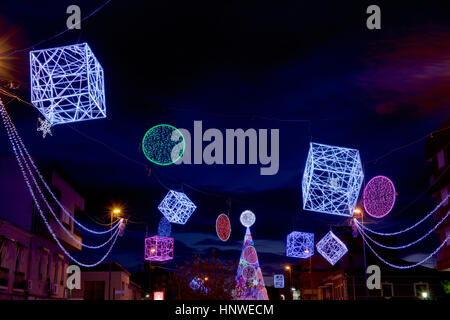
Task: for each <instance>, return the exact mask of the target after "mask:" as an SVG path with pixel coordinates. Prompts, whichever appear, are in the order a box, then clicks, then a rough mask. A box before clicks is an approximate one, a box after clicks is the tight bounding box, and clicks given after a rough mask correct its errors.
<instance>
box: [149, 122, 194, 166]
mask: <svg viewBox="0 0 450 320" xmlns="http://www.w3.org/2000/svg"><path fill="white" fill-rule="evenodd" d="M185 147H186V141H185V140H184V137H183V134H182V133H181V131H180V130H178V129H177V128H175V127H174V126H171V125H169V124H158V125H156V126H154V127H152V128H150V129H149V130H148V131H147V132H146V133H145V135H144V138H143V139H142V151H143V152H144V155H145V157H146V158H147V159H148V160H149V161H151V162H153V163H155V164H157V165H160V166H167V165H171V164H173V163H175V162H177V161H178V160H179V159H181V157H182V156H183V153H184V149H185Z"/></svg>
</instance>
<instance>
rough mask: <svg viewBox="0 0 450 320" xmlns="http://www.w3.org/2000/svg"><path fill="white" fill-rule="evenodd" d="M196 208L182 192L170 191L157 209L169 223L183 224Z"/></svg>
mask: <svg viewBox="0 0 450 320" xmlns="http://www.w3.org/2000/svg"><path fill="white" fill-rule="evenodd" d="M196 208H197V207H196V206H195V204H194V203H193V202H192V201H191V200H189V198H188V197H187V196H186V195H185V194H184V193H182V192H177V191H174V190H170V191H169V192H168V193H167V195H166V196H165V197H164V199H163V201H162V202H161V203H160V204H159V206H158V209H159V211H161V212H162V214H163V215H164V216H165V217H166V218H167V220H169V221H170V222H171V223H178V224H185V223H186V222H187V220H188V219H189V218H190V216H191V215H192V213H193V212H194V210H195V209H196Z"/></svg>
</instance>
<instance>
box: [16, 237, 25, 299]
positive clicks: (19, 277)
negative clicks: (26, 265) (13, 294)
mask: <svg viewBox="0 0 450 320" xmlns="http://www.w3.org/2000/svg"><path fill="white" fill-rule="evenodd" d="M24 252H25V248H24V247H22V246H21V245H20V244H19V243H17V246H16V261H15V269H14V289H20V290H25V284H26V281H25V272H22V270H21V265H23V259H24V258H25V255H24Z"/></svg>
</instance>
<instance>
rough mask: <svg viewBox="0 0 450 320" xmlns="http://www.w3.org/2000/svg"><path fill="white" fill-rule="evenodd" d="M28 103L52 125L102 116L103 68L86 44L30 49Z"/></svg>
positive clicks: (104, 109)
mask: <svg viewBox="0 0 450 320" xmlns="http://www.w3.org/2000/svg"><path fill="white" fill-rule="evenodd" d="M30 72H31V102H32V103H33V105H34V106H35V107H36V108H37V109H38V110H39V111H40V112H41V113H42V115H43V116H44V117H45V118H46V119H47V120H48V121H49V122H50V123H51V124H52V125H55V124H61V123H70V122H77V121H84V120H91V119H100V118H105V117H106V107H105V88H104V76H103V68H102V66H101V65H100V64H99V62H98V61H97V59H96V58H95V56H94V54H93V53H92V51H91V48H89V45H88V44H87V43H80V44H75V45H70V46H65V47H57V48H50V49H44V50H34V51H30Z"/></svg>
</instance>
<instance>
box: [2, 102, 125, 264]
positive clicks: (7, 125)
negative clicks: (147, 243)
mask: <svg viewBox="0 0 450 320" xmlns="http://www.w3.org/2000/svg"><path fill="white" fill-rule="evenodd" d="M0 111H1V112H0V113H1V115H2V119H3V123H4V125H5V128H6V130H7V133H8V138H9V140H10V143H11V145H12V149H13V152H14V155H15V157H16V160H17V163H18V164H19V167H20V170H21V172H22V175H23V177H24V180H25V183H26V185H27V187H28V190H29V191H30V195H31V197H32V199H33V202H34V204H35V206H36V209H37V210H38V212H39V215H40V216H41V218H42V220H43V221H44V224H45V226H46V227H47V229H48V231H49V232H50V235H51V236H52V238H53V239H54V240H55V242H56V244H57V245H58V247H59V248H60V249H61V250H62V251H63V252H64V254H65V255H67V256H68V257H69V259H71V260H72V261H74V262H75V263H77V264H78V265H80V266H83V267H87V268H89V267H95V266H97V265H99V264H100V263H101V262H103V261H104V260H105V259H106V257H107V256H108V255H109V254H110V252H111V250H112V248H113V247H114V245H115V243H116V240H117V237H118V232H116V233H115V236H114V237H113V240H112V243H111V246H110V247H109V249H108V251H107V252H106V254H105V255H104V256H103V257H102V258H101V259H100V260H99V261H97V262H95V263H92V264H85V263H82V262H80V261H79V260H78V259H76V258H75V257H73V256H72V255H71V254H70V253H69V252H68V251H67V250H66V248H65V247H64V246H63V245H62V244H61V242H60V241H59V239H58V237H57V235H56V234H55V232H54V231H53V228H52V227H51V226H50V223H49V222H48V220H47V218H46V216H45V214H44V212H43V211H42V208H41V206H40V202H39V201H38V199H37V198H36V195H35V192H34V189H33V188H32V187H31V183H30V181H29V178H28V175H27V173H26V171H25V168H24V164H23V162H22V161H23V160H22V159H25V158H24V155H23V153H22V151H21V150H20V149H18V147H19V145H18V144H17V139H15V137H14V133H13V132H12V131H11V128H14V127H13V126H12V124H10V119H9V116H8V114H7V112H6V110H5V108H4V106H3V104H2V101H1V100H0ZM14 129H15V128H14ZM19 152H20V155H21V157H22V159H21V157H20V156H19ZM25 164H26V162H25ZM30 177H31V178H32V179H33V180H35V178H34V176H33V175H31V174H30ZM35 182H36V181H35Z"/></svg>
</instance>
